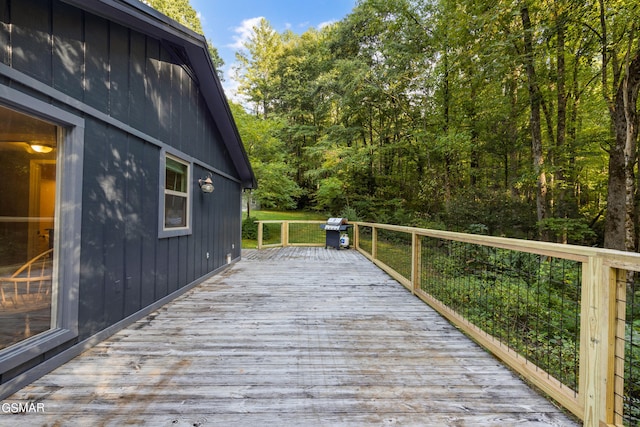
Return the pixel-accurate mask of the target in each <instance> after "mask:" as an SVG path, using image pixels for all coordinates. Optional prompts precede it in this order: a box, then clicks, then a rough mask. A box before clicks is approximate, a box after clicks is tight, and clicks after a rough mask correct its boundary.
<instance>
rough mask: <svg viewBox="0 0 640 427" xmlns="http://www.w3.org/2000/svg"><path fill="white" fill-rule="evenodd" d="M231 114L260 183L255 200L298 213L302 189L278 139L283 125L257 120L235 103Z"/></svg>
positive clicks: (272, 120)
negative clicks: (293, 175)
mask: <svg viewBox="0 0 640 427" xmlns="http://www.w3.org/2000/svg"><path fill="white" fill-rule="evenodd" d="M231 111H232V113H233V117H234V120H235V122H236V125H237V127H238V132H240V136H241V138H242V140H243V141H244V144H245V147H246V150H247V154H248V156H249V160H250V161H251V165H252V167H253V169H254V172H255V174H256V178H257V181H258V188H257V189H256V190H253V193H252V195H253V197H254V198H256V199H257V200H258V201H259V202H260V204H261V206H263V207H265V208H277V209H294V208H295V206H296V202H297V197H299V196H300V193H301V191H300V187H298V185H297V184H296V182H295V181H294V180H293V178H292V176H291V175H292V172H293V169H292V167H291V166H290V165H289V164H288V163H287V162H286V159H287V155H286V152H285V150H284V147H283V144H282V141H280V140H279V139H278V138H276V137H275V135H276V134H277V133H278V131H279V129H280V128H281V127H282V126H283V124H282V123H281V122H279V121H278V120H275V119H269V120H264V119H260V118H258V117H255V116H253V115H251V114H249V113H247V112H246V111H245V110H244V109H243V108H242V107H241V106H240V105H237V104H233V103H231Z"/></svg>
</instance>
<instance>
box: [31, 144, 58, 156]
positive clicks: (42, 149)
mask: <svg viewBox="0 0 640 427" xmlns="http://www.w3.org/2000/svg"><path fill="white" fill-rule="evenodd" d="M30 145H31V149H32V150H33V151H35V152H36V153H42V154H47V153H50V152H52V151H53V147H52V146H51V145H49V144H39V143H33V144H30Z"/></svg>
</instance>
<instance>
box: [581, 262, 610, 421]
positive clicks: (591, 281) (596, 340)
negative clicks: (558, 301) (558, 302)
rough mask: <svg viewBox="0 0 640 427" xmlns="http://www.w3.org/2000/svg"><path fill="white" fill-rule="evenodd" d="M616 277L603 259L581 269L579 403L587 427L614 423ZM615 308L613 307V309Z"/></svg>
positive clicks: (587, 264)
mask: <svg viewBox="0 0 640 427" xmlns="http://www.w3.org/2000/svg"><path fill="white" fill-rule="evenodd" d="M615 289H616V283H615V274H612V269H611V268H610V267H608V266H605V265H604V260H603V258H602V257H601V256H597V255H596V256H590V257H589V260H588V262H587V263H585V264H583V268H582V297H581V298H582V301H581V315H580V319H581V324H580V384H579V386H578V389H579V400H580V404H581V406H582V407H583V408H584V417H583V422H584V424H583V425H584V426H592V427H599V426H601V425H607V424H608V423H610V422H611V421H612V417H613V414H612V413H611V411H610V410H608V409H607V407H608V406H610V405H609V402H608V394H609V393H608V391H610V390H611V388H612V387H613V377H610V372H611V371H612V369H611V368H612V366H613V363H614V339H615V334H614V335H613V336H612V335H611V334H612V332H613V331H612V329H611V328H612V325H613V324H614V320H615V319H612V318H611V316H612V315H614V314H615V310H614V309H615V303H616V301H615V295H616V294H615ZM612 305H613V306H612Z"/></svg>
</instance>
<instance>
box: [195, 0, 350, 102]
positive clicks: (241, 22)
mask: <svg viewBox="0 0 640 427" xmlns="http://www.w3.org/2000/svg"><path fill="white" fill-rule="evenodd" d="M190 2H191V6H192V7H193V8H194V9H195V10H196V11H197V12H198V14H199V15H200V21H201V22H202V28H203V30H204V33H205V36H206V37H207V39H208V40H210V41H211V42H213V45H214V46H215V47H216V48H217V49H218V52H219V53H220V56H221V57H222V59H223V60H224V62H225V65H224V67H223V72H224V77H225V82H223V85H224V86H225V90H227V92H228V93H227V96H229V97H231V98H233V97H234V94H233V93H229V92H232V91H233V87H234V86H235V85H234V82H233V81H232V75H231V74H232V73H231V72H230V68H231V66H232V64H233V62H235V52H237V51H238V50H240V46H241V45H242V42H243V41H244V40H246V38H247V37H248V36H249V35H250V34H251V28H253V26H255V25H256V24H257V22H259V20H260V18H265V19H266V20H267V21H269V23H270V24H271V26H272V27H273V29H274V30H276V31H277V32H279V33H281V32H283V31H285V30H288V29H290V30H292V31H294V32H296V33H298V34H301V33H304V32H305V31H306V30H308V29H309V28H311V27H315V28H319V27H320V26H322V25H325V24H327V23H330V22H335V21H339V20H341V19H342V18H344V17H345V16H347V15H348V14H349V13H350V12H351V10H352V9H353V8H354V7H355V5H356V0H190Z"/></svg>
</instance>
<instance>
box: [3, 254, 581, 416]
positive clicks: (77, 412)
mask: <svg viewBox="0 0 640 427" xmlns="http://www.w3.org/2000/svg"><path fill="white" fill-rule="evenodd" d="M5 402H22V403H25V402H39V403H43V404H44V409H45V413H44V414H42V413H32V414H26V415H8V414H0V424H1V425H24V422H25V421H26V422H27V423H28V425H61V426H64V425H93V426H99V425H105V426H120V425H153V426H163V425H166V426H169V425H192V426H204V425H216V426H217V425H224V426H234V425H237V426H246V425H254V426H262V425H267V424H272V425H274V426H303V425H314V426H322V425H326V426H336V425H358V426H360V425H376V426H379V425H403V426H405V425H419V426H424V425H427V426H428V425H455V426H472V425H473V426H477V425H482V426H487V425H495V426H505V425H514V424H517V425H526V426H549V425H551V426H560V425H562V426H573V425H576V424H575V422H574V421H573V420H571V419H570V418H568V417H567V416H565V415H564V414H563V413H562V412H561V411H560V410H558V409H557V408H556V407H555V406H554V405H552V404H551V403H549V402H548V401H547V400H545V399H544V398H543V397H541V396H539V395H538V394H537V393H536V392H534V391H532V390H531V389H530V388H529V387H527V386H526V385H525V384H524V383H523V382H522V381H521V380H520V379H518V378H517V376H516V375H514V374H513V373H511V372H510V371H509V370H508V369H506V368H504V367H503V366H502V365H500V364H499V362H497V361H496V360H495V359H494V358H493V357H492V356H490V355H489V354H487V353H486V352H485V351H483V350H482V349H480V348H479V347H477V346H476V345H475V344H474V343H473V342H471V341H470V340H469V339H467V338H466V337H465V336H464V335H463V334H461V333H460V332H459V331H457V330H456V329H455V328H454V327H453V326H451V325H450V324H449V323H447V322H446V321H445V320H443V319H442V318H441V317H440V316H439V315H437V314H436V313H435V312H434V311H433V310H431V309H430V308H429V307H428V306H426V305H424V304H423V303H422V302H421V301H420V300H418V299H417V298H415V297H413V296H412V295H411V294H410V293H409V292H407V291H406V290H405V289H404V288H403V287H402V286H401V285H399V284H398V283H397V282H395V281H394V280H392V279H391V278H390V277H389V276H387V275H386V274H385V273H383V272H382V271H381V270H379V269H378V268H377V267H375V266H374V265H373V264H371V263H369V262H368V261H367V260H366V259H365V258H364V257H361V256H360V255H359V254H357V253H356V252H355V251H345V250H342V251H335V250H325V249H324V248H288V249H268V250H263V251H260V252H256V251H250V252H247V253H245V254H244V259H243V261H241V262H239V263H237V264H235V265H234V266H232V267H231V268H230V269H229V270H227V271H225V272H224V273H223V274H221V275H219V276H216V277H214V278H212V279H210V280H209V281H207V282H206V283H204V284H202V285H201V286H199V287H197V288H195V289H194V290H192V291H191V292H189V293H187V294H185V295H184V296H183V297H181V298H179V299H178V300H176V301H174V302H172V303H170V304H168V305H167V306H165V307H163V308H162V309H161V310H159V311H157V312H155V313H153V314H152V315H150V316H148V318H147V319H145V320H142V321H140V322H137V323H136V324H134V325H132V326H131V327H129V328H127V329H125V330H123V331H121V332H119V333H118V334H116V335H114V336H113V337H112V338H111V339H109V340H107V341H105V342H103V343H100V344H98V345H97V346H96V347H94V348H92V349H91V350H89V351H87V352H85V353H84V354H82V355H81V356H79V357H77V358H76V359H74V360H73V361H71V362H69V363H67V364H66V365H64V366H62V367H60V368H58V369H56V370H55V371H53V372H51V373H50V374H48V375H46V376H44V377H43V378H41V379H40V380H38V381H36V382H35V383H34V384H32V385H30V386H28V387H26V388H25V389H23V390H21V391H20V392H18V393H16V394H15V395H13V396H11V397H10V398H8V399H7V400H6V401H5ZM16 423H17V424H16Z"/></svg>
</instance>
